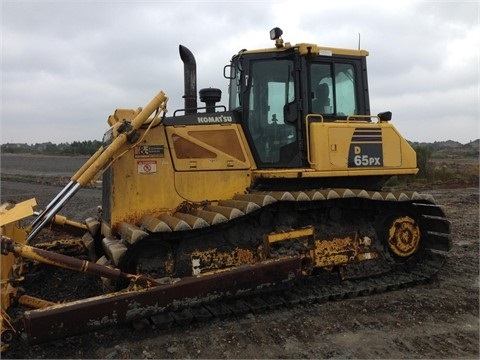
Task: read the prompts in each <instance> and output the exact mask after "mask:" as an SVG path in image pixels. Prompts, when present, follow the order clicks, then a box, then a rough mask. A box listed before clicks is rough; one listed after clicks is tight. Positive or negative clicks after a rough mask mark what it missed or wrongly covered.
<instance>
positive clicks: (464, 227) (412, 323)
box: [1, 155, 479, 359]
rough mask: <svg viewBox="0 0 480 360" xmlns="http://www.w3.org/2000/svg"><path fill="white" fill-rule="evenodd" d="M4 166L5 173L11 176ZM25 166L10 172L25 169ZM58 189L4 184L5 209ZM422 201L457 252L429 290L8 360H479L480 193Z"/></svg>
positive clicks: (91, 196) (114, 337)
mask: <svg viewBox="0 0 480 360" xmlns="http://www.w3.org/2000/svg"><path fill="white" fill-rule="evenodd" d="M3 160H4V158H3V155H2V173H3V174H12V171H11V170H8V169H7V166H6V163H5V161H3ZM10 160H11V159H10ZM20 161H21V160H20V158H16V159H15V160H14V161H12V162H13V163H15V164H17V163H18V165H15V166H18V167H21V168H25V167H24V165H25V164H23V165H21V164H20ZM28 161H30V160H28ZM59 161H60V160H59ZM79 161H80V160H79ZM69 165H70V166H72V167H73V166H75V165H74V164H73V163H72V161H70V162H69ZM62 169H65V168H64V167H62ZM9 171H10V172H9ZM13 172H14V171H13ZM50 175H52V176H54V175H55V174H50ZM56 175H58V176H63V174H61V175H60V174H59V173H58V174H56ZM60 189H61V187H59V186H57V185H48V184H44V183H31V182H21V181H11V180H4V181H2V183H1V200H2V202H3V201H5V200H14V201H20V200H24V199H27V198H30V197H33V196H35V197H37V200H38V202H39V205H40V206H39V207H40V208H41V207H42V206H45V205H46V203H47V202H48V201H49V200H50V199H51V198H53V196H54V195H55V194H56V193H58V191H59V190H60ZM422 191H423V192H427V193H431V194H432V195H433V196H434V198H435V199H436V200H437V202H438V203H439V204H442V205H444V206H445V209H446V212H447V214H448V216H449V218H450V220H451V222H452V241H453V249H452V251H450V252H449V253H448V255H447V256H448V259H447V263H446V264H445V266H444V267H443V268H442V269H441V270H440V272H439V274H438V275H437V277H436V278H435V279H434V280H433V281H431V282H430V283H428V284H423V285H417V286H415V287H410V288H405V289H399V290H396V291H391V292H386V293H382V294H374V295H369V296H361V297H356V298H352V299H343V300H340V301H332V302H327V303H322V304H310V305H300V306H297V307H289V308H282V309H278V310H275V311H270V312H265V313H259V314H249V315H245V316H243V317H232V318H228V319H223V320H213V321H210V322H206V323H193V324H191V325H188V326H184V327H172V328H170V329H168V330H160V329H155V328H152V327H151V326H146V327H143V328H141V327H140V328H138V327H137V328H134V327H132V326H120V327H116V328H108V329H103V330H99V331H95V332H93V333H89V334H85V335H82V336H75V337H71V338H68V339H64V340H61V341H55V342H50V343H46V344H41V345H31V346H28V345H27V344H25V343H24V342H23V341H19V342H17V343H15V344H14V345H13V346H12V347H11V349H10V350H9V351H8V352H7V353H5V354H2V357H3V358H49V359H51V358H104V359H133V358H135V359H153V358H182V359H185V358H205V359H212V358H216V359H218V358H242V359H250V358H256V359H260V358H261V359H266V358H268V359H271V358H309V359H312V358H332V359H358V358H369V359H370V358H376V359H379V358H382V359H386V358H389V359H412V358H415V359H417V358H421V359H454V358H455V359H478V358H479V189H478V187H477V188H449V189H424V190H422ZM100 197H101V191H100V189H98V188H88V189H82V190H80V192H79V193H78V194H77V195H75V197H74V198H73V199H72V201H71V203H73V204H74V205H68V206H66V207H65V208H64V209H63V211H62V213H64V214H66V215H68V216H71V217H74V218H77V219H79V220H82V219H84V218H85V217H87V216H90V215H93V214H94V211H95V208H96V205H99V204H100Z"/></svg>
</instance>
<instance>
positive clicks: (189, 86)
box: [178, 45, 198, 114]
mask: <svg viewBox="0 0 480 360" xmlns="http://www.w3.org/2000/svg"><path fill="white" fill-rule="evenodd" d="M178 50H179V51H180V58H181V59H182V61H183V80H184V87H185V95H183V98H184V99H185V114H196V113H197V107H198V106H197V63H196V62H195V57H194V56H193V54H192V52H191V51H190V50H188V49H187V48H186V47H185V46H183V45H180V46H179V47H178Z"/></svg>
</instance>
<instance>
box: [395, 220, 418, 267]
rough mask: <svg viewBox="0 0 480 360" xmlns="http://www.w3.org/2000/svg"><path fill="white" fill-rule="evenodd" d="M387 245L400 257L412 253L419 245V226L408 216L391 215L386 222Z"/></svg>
mask: <svg viewBox="0 0 480 360" xmlns="http://www.w3.org/2000/svg"><path fill="white" fill-rule="evenodd" d="M387 227H388V230H387V245H388V248H389V249H390V251H391V252H392V253H394V254H395V255H397V256H398V257H400V258H406V257H409V256H410V255H412V254H414V253H415V252H416V251H417V249H418V248H419V246H420V227H419V225H418V223H417V222H416V221H415V219H413V218H412V217H410V216H407V215H404V216H396V217H393V218H392V220H391V222H390V224H387Z"/></svg>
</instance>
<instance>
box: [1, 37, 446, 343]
mask: <svg viewBox="0 0 480 360" xmlns="http://www.w3.org/2000/svg"><path fill="white" fill-rule="evenodd" d="M270 38H271V40H272V41H273V46H272V47H271V48H266V49H260V50H241V51H240V52H238V53H237V54H235V55H234V56H233V57H232V59H231V61H230V64H229V65H227V66H225V68H224V76H225V77H226V78H227V79H228V81H229V86H228V104H227V105H219V103H220V101H221V95H222V94H221V91H220V90H219V89H216V88H204V89H201V90H200V91H199V92H198V93H199V98H200V100H201V102H203V103H204V106H199V105H198V103H197V83H196V82H197V80H196V77H197V76H196V62H195V58H194V56H193V54H192V52H191V51H190V50H189V49H187V48H186V47H184V46H181V45H180V47H179V52H180V57H181V59H182V61H183V63H184V84H185V94H184V99H185V100H184V108H182V109H178V110H175V111H174V112H173V113H172V114H171V115H169V116H167V101H168V98H167V96H166V95H165V93H164V92H163V91H160V92H159V93H158V94H157V95H156V96H155V97H154V98H153V99H152V100H151V101H150V103H148V105H146V106H145V107H144V108H138V109H117V110H116V111H115V112H114V113H113V114H112V115H110V116H109V117H108V125H109V129H108V131H107V132H106V133H105V135H104V138H103V146H102V147H101V148H100V149H98V151H97V152H96V153H95V154H94V155H93V156H92V157H91V158H90V159H89V160H88V161H87V162H86V164H85V165H84V166H83V167H82V168H81V169H79V170H78V172H77V173H76V174H74V175H73V176H72V178H71V180H70V182H69V183H68V184H67V185H66V186H65V187H64V188H63V190H62V191H61V192H60V193H59V194H58V196H56V197H55V198H54V199H53V200H52V201H51V202H50V203H49V204H48V205H47V206H45V208H44V209H43V210H41V211H38V212H37V211H36V210H35V207H36V202H35V200H34V199H31V200H26V201H25V202H22V203H18V204H13V203H5V204H3V205H2V207H1V208H0V212H1V220H0V225H1V231H2V239H1V251H2V256H1V260H2V269H1V271H2V273H1V279H2V283H1V290H2V296H1V304H2V313H1V321H2V329H1V341H2V350H5V349H7V348H8V345H9V344H10V343H11V342H12V341H15V339H18V338H19V335H21V334H24V336H23V337H22V338H27V340H28V342H29V343H32V344H33V343H39V342H43V341H49V340H53V339H57V338H63V337H67V336H71V335H75V334H79V333H82V332H86V331H90V330H93V329H97V328H100V327H104V326H110V325H116V324H120V323H126V322H131V321H134V320H135V319H139V318H148V319H149V321H152V322H153V323H155V324H156V325H158V326H162V325H165V326H170V325H171V324H172V323H175V322H176V323H182V322H185V321H192V319H193V320H201V319H204V318H209V317H215V316H220V315H225V314H233V315H238V314H242V313H244V312H248V311H255V310H258V309H268V308H273V307H276V306H281V305H282V304H283V305H284V304H291V303H298V302H304V301H323V300H325V299H330V298H339V297H343V296H354V295H357V294H362V295H365V294H368V293H372V292H375V291H385V290H386V289H391V288H398V287H399V286H407V285H411V284H415V283H418V282H422V281H425V280H428V279H430V278H431V277H432V276H434V274H435V273H436V272H437V271H438V270H439V268H440V267H441V266H442V264H443V262H444V256H443V255H442V253H443V252H447V251H449V250H450V247H451V242H450V239H449V233H450V224H449V221H448V220H447V219H446V217H445V214H444V211H443V210H442V208H441V207H440V206H438V205H436V204H435V201H434V199H433V198H432V197H431V196H429V195H424V194H420V193H417V192H415V191H398V192H394V191H384V190H382V189H384V185H385V183H386V181H387V180H388V179H390V178H391V177H392V176H408V175H414V174H416V173H417V171H418V168H417V164H416V154H415V151H414V150H413V149H412V147H411V146H410V145H409V143H408V142H407V141H406V140H405V139H404V138H403V137H402V135H401V134H400V133H399V132H398V131H397V129H396V128H395V127H394V126H393V125H392V123H391V117H392V114H391V112H389V111H385V112H382V113H379V114H378V115H372V114H370V105H369V95H368V94H369V88H368V83H367V65H366V58H367V56H368V52H367V51H365V50H354V49H341V48H332V47H325V46H320V45H316V44H308V43H299V44H296V45H292V44H290V43H288V42H284V40H283V39H282V31H281V29H279V28H274V29H272V31H271V32H270ZM100 176H101V178H102V204H101V208H100V211H99V212H98V213H96V214H92V216H91V217H90V218H88V219H85V221H84V222H82V223H76V222H73V221H71V220H69V219H66V218H64V217H62V216H61V215H60V214H59V212H60V210H61V209H62V207H63V205H64V204H65V203H66V202H67V201H69V200H70V199H71V198H73V197H74V195H75V193H76V192H77V191H78V189H79V188H80V187H82V186H86V185H88V184H89V183H90V182H91V181H92V180H94V179H96V178H98V177H100ZM72 201H74V200H72ZM59 225H64V227H65V233H68V231H67V230H75V232H76V233H77V234H78V233H81V234H82V235H79V236H78V235H77V236H64V237H61V236H60V235H56V236H51V237H50V238H48V239H47V240H48V241H42V242H38V241H36V240H37V238H38V236H39V234H41V233H42V231H43V232H44V231H46V230H47V229H51V228H53V227H55V228H57V227H58V226H59ZM55 234H57V233H55ZM47 237H48V236H47ZM44 238H45V236H44ZM39 264H49V265H50V266H51V268H58V267H61V268H66V269H69V270H71V271H77V272H80V273H81V272H85V273H88V274H91V275H95V276H96V277H95V279H96V281H98V283H99V284H101V286H99V288H100V289H102V291H100V292H99V293H98V294H96V295H95V296H89V297H82V296H84V295H83V294H81V293H80V294H72V300H71V301H63V302H60V303H59V302H56V301H52V299H44V298H40V297H38V296H37V295H36V294H32V293H29V288H28V286H26V285H25V284H24V280H25V278H26V276H27V275H28V273H29V272H30V271H32V269H34V268H35V267H36V266H39ZM65 282H68V279H66V280H65Z"/></svg>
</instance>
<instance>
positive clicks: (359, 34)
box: [358, 33, 360, 50]
mask: <svg viewBox="0 0 480 360" xmlns="http://www.w3.org/2000/svg"><path fill="white" fill-rule="evenodd" d="M358 50H360V33H358Z"/></svg>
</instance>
